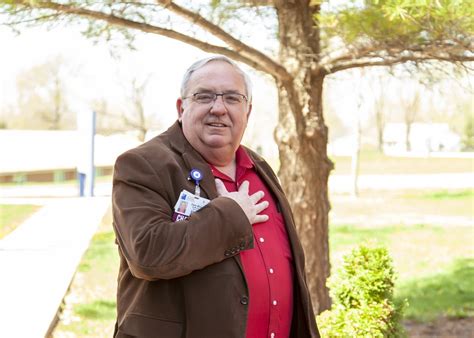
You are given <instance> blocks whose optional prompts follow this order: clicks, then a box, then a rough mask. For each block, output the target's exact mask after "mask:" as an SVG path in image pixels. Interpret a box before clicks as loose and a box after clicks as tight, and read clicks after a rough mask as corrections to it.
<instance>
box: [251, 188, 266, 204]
mask: <svg viewBox="0 0 474 338" xmlns="http://www.w3.org/2000/svg"><path fill="white" fill-rule="evenodd" d="M263 196H265V193H264V192H263V191H261V190H259V191H257V192H256V193H254V194H253V195H252V196H250V200H251V201H252V203H253V204H257V202H258V201H260V200H261V199H262V198H263Z"/></svg>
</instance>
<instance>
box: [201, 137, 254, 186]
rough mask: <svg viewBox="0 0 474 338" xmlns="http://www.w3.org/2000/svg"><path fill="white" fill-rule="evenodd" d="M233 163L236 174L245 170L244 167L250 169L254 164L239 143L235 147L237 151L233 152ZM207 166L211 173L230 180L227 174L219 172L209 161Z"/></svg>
mask: <svg viewBox="0 0 474 338" xmlns="http://www.w3.org/2000/svg"><path fill="white" fill-rule="evenodd" d="M235 164H236V166H237V168H236V173H237V175H236V176H239V173H240V172H241V171H245V169H250V168H252V167H253V166H254V163H253V161H252V159H251V158H250V156H249V155H248V154H247V151H245V148H244V147H242V146H241V145H240V146H239V147H238V148H237V151H236V152H235ZM209 166H210V167H211V171H212V174H213V175H214V176H215V177H217V178H220V179H223V180H231V181H233V180H232V179H230V177H229V176H227V175H226V174H224V173H223V172H221V171H220V170H219V169H217V168H216V167H215V166H213V165H212V164H210V163H209Z"/></svg>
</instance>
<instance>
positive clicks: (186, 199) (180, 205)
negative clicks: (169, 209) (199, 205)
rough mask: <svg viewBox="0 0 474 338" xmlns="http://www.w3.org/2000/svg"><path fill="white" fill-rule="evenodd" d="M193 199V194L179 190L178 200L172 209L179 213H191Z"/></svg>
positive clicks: (187, 214)
mask: <svg viewBox="0 0 474 338" xmlns="http://www.w3.org/2000/svg"><path fill="white" fill-rule="evenodd" d="M193 200H194V195H193V194H191V193H190V192H189V191H186V190H183V191H181V194H179V198H178V201H177V202H176V204H175V206H174V211H175V212H177V213H178V214H181V215H186V216H189V215H191V213H192V203H193Z"/></svg>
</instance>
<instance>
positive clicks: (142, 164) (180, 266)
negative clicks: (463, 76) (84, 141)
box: [112, 152, 253, 280]
mask: <svg viewBox="0 0 474 338" xmlns="http://www.w3.org/2000/svg"><path fill="white" fill-rule="evenodd" d="M162 176H163V177H159V175H157V172H156V170H155V169H154V168H153V167H152V166H151V165H150V163H149V162H148V161H147V160H146V159H145V158H143V157H142V156H141V155H140V154H137V153H134V152H128V153H125V154H123V155H121V156H120V157H119V158H118V159H117V161H116V164H115V168H114V180H113V189H112V208H113V215H114V223H113V225H114V231H115V233H116V237H117V242H118V245H119V248H120V250H121V252H122V254H123V256H124V257H125V259H126V261H127V264H128V266H129V268H130V271H131V273H132V274H133V275H134V276H135V277H137V278H141V279H146V280H158V279H171V278H177V277H181V276H184V275H187V274H189V273H191V272H192V271H194V270H199V269H202V268H205V267H206V266H209V265H211V264H214V263H218V262H220V261H222V260H224V259H227V258H229V257H232V256H234V255H236V254H237V253H238V252H240V251H241V250H245V249H249V248H252V247H253V235H252V226H251V224H250V222H249V221H248V219H247V217H246V216H245V213H244V211H243V210H242V209H241V208H240V206H239V205H238V204H237V203H236V202H235V201H233V200H231V199H229V198H226V197H217V198H215V199H213V200H212V201H211V202H210V203H209V204H208V205H207V206H205V207H204V208H202V209H201V210H199V211H198V212H195V213H193V214H192V215H191V216H190V217H189V218H188V219H187V220H184V221H179V222H173V221H172V214H173V211H174V210H173V208H172V206H170V203H169V195H170V192H169V191H167V189H166V187H167V186H168V187H169V186H171V183H170V182H169V177H168V176H167V175H162ZM166 177H168V179H167V178H166Z"/></svg>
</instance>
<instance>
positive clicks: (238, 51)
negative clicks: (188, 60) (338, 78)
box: [15, 0, 291, 80]
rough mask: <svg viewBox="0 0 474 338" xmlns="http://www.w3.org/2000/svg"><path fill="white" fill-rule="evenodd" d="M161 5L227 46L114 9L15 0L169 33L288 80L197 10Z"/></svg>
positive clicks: (281, 70) (283, 72)
mask: <svg viewBox="0 0 474 338" xmlns="http://www.w3.org/2000/svg"><path fill="white" fill-rule="evenodd" d="M156 1H157V2H158V3H159V4H160V5H161V6H163V7H164V8H166V9H168V10H169V11H171V12H172V13H175V14H178V15H181V16H183V17H184V18H185V19H186V20H188V21H190V22H192V23H194V24H196V25H198V26H200V27H202V28H203V29H204V30H206V31H208V32H209V33H211V34H212V35H214V36H216V37H217V38H219V39H220V40H222V41H223V42H225V43H227V45H228V46H229V47H230V48H227V47H223V46H218V45H215V44H211V43H207V42H204V41H201V40H199V39H196V38H193V37H191V36H189V35H186V34H183V33H180V32H177V31H175V30H172V29H166V28H162V27H159V26H155V25H151V24H147V23H144V22H137V21H134V20H130V19H126V18H123V17H120V16H116V15H115V14H114V13H113V12H112V13H111V14H108V13H104V12H101V11H97V10H91V9H88V8H84V7H79V6H75V5H70V4H60V3H57V2H53V1H38V2H33V3H32V2H30V1H28V0H18V1H15V4H17V5H23V6H25V7H27V8H30V9H49V10H53V11H55V12H57V13H58V15H60V14H63V15H77V16H80V17H83V18H88V19H96V20H101V21H105V22H107V23H109V24H111V25H115V26H120V27H124V28H130V29H134V30H139V31H142V32H146V33H152V34H157V35H161V36H165V37H168V38H170V39H174V40H178V41H181V42H184V43H186V44H189V45H191V46H194V47H196V48H199V49H201V50H203V51H205V52H209V53H215V54H222V55H225V56H228V57H229V58H232V59H234V60H236V61H239V62H242V63H245V64H247V65H249V66H250V67H252V68H254V69H256V70H259V71H262V72H265V73H269V74H271V75H273V76H275V77H277V78H280V79H282V80H288V78H291V76H290V75H289V74H288V73H287V72H286V70H285V68H284V67H282V66H281V65H279V64H278V63H276V62H275V61H273V60H272V59H270V58H269V57H268V56H266V55H265V54H263V53H261V52H259V51H257V50H256V49H254V48H251V47H249V46H248V45H246V44H244V43H242V42H240V41H239V40H237V39H235V38H234V37H232V36H231V35H230V34H228V33H227V32H225V31H223V30H222V29H221V28H220V27H218V26H216V25H214V24H213V23H211V22H209V21H207V20H206V19H205V18H203V17H202V16H200V15H199V14H197V13H194V12H191V11H189V10H187V9H185V8H182V7H180V6H178V5H176V4H174V3H173V2H171V1H161V0H156Z"/></svg>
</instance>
